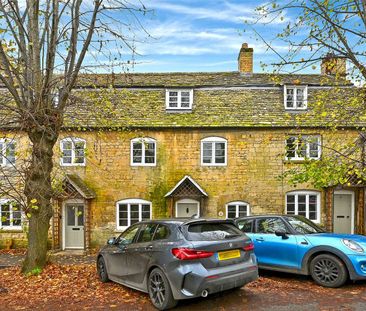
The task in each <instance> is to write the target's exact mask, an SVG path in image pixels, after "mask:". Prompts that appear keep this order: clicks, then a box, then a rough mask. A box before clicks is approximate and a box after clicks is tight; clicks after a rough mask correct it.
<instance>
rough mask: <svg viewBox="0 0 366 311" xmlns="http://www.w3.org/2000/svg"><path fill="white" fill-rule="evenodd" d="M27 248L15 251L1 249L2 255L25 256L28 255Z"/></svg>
mask: <svg viewBox="0 0 366 311" xmlns="http://www.w3.org/2000/svg"><path fill="white" fill-rule="evenodd" d="M26 251H27V250H26V249H25V248H15V249H0V255H1V254H7V255H25V253H26Z"/></svg>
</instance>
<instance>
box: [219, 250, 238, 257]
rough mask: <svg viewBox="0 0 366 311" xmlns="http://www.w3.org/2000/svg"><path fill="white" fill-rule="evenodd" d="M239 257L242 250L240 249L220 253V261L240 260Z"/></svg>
mask: <svg viewBox="0 0 366 311" xmlns="http://www.w3.org/2000/svg"><path fill="white" fill-rule="evenodd" d="M239 257H240V250H238V249H234V250H232V251H225V252H219V253H218V258H219V260H228V259H233V258H239Z"/></svg>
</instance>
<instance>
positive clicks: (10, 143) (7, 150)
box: [0, 139, 16, 166]
mask: <svg viewBox="0 0 366 311" xmlns="http://www.w3.org/2000/svg"><path fill="white" fill-rule="evenodd" d="M15 148H16V144H15V141H14V140H12V139H0V166H13V165H15Z"/></svg>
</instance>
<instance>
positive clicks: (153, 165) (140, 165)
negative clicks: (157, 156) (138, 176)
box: [130, 163, 156, 167]
mask: <svg viewBox="0 0 366 311" xmlns="http://www.w3.org/2000/svg"><path fill="white" fill-rule="evenodd" d="M130 165H131V167H155V166H156V163H155V164H132V163H131V164H130Z"/></svg>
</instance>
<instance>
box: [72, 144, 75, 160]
mask: <svg viewBox="0 0 366 311" xmlns="http://www.w3.org/2000/svg"><path fill="white" fill-rule="evenodd" d="M74 163H75V144H74V142H73V141H71V164H74Z"/></svg>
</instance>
